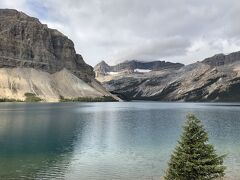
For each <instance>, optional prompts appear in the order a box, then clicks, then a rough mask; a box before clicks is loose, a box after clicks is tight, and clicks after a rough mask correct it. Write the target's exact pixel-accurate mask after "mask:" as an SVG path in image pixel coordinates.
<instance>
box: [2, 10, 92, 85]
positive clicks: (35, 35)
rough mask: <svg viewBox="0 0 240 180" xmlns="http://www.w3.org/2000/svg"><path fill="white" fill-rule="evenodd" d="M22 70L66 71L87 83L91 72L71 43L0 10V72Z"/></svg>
mask: <svg viewBox="0 0 240 180" xmlns="http://www.w3.org/2000/svg"><path fill="white" fill-rule="evenodd" d="M1 67H25V68H28V67H29V68H34V69H38V70H42V71H46V72H49V73H55V72H57V71H60V70H62V69H63V68H66V69H68V70H70V71H71V72H72V73H74V74H75V75H77V76H78V77H79V78H81V79H84V80H85V81H90V79H91V78H93V77H94V72H93V68H92V67H91V66H89V65H87V64H86V63H85V62H84V60H83V58H82V56H81V55H79V54H77V53H76V51H75V49H74V44H73V42H72V41H71V40H70V39H68V37H66V36H64V35H63V34H62V33H60V32H59V31H57V30H55V29H50V28H48V27H47V25H45V24H41V23H40V21H39V20H38V19H36V18H33V17H30V16H27V15H26V14H24V13H22V12H18V11H16V10H11V9H0V68H1Z"/></svg>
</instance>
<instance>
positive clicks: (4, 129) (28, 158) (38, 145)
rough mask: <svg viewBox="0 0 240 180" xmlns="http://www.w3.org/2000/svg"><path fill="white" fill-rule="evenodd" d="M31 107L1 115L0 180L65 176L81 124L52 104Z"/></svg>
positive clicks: (9, 110)
mask: <svg viewBox="0 0 240 180" xmlns="http://www.w3.org/2000/svg"><path fill="white" fill-rule="evenodd" d="M34 106H35V105H34V104H32V105H31V104H26V105H22V104H21V105H20V104H19V105H16V107H15V108H14V109H7V107H6V109H5V111H3V112H1V121H0V127H1V128H0V143H1V148H0V154H1V156H0V178H1V179H2V178H3V179H4V178H5V179H8V178H9V176H11V178H16V179H21V178H23V179H24V177H28V178H34V177H36V178H37V176H40V177H41V178H43V177H45V176H49V175H54V178H56V177H58V176H63V175H64V174H63V173H64V171H65V170H64V169H66V168H67V166H68V164H69V162H70V159H71V156H72V151H73V148H74V144H75V141H76V138H77V137H76V136H77V130H78V131H82V128H83V127H84V124H81V123H78V121H76V120H75V119H74V115H73V114H70V113H66V111H62V109H54V108H53V107H56V106H53V107H52V106H51V104H46V105H45V106H42V109H41V108H40V109H35V107H34ZM33 118H34V119H33Z"/></svg>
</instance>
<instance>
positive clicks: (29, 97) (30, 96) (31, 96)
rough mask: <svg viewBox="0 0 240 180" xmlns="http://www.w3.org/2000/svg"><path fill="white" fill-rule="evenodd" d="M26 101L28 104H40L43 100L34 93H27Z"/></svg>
mask: <svg viewBox="0 0 240 180" xmlns="http://www.w3.org/2000/svg"><path fill="white" fill-rule="evenodd" d="M24 95H25V97H26V98H25V101H26V102H39V101H42V99H41V98H39V97H37V96H36V94H33V93H25V94H24Z"/></svg>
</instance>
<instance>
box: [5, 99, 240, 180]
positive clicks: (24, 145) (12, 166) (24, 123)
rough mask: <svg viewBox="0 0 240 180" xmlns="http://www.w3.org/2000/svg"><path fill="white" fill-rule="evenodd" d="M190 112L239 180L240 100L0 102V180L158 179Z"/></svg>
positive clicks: (231, 175) (232, 176) (229, 175)
mask: <svg viewBox="0 0 240 180" xmlns="http://www.w3.org/2000/svg"><path fill="white" fill-rule="evenodd" d="M188 112H192V113H195V114H196V115H197V116H198V117H199V118H200V119H201V120H202V122H203V124H204V126H205V128H206V130H207V131H208V133H209V138H210V142H211V143H213V144H214V145H215V147H216V150H217V152H218V153H219V154H227V158H226V159H225V165H227V167H228V168H227V171H226V179H234V180H237V179H240V104H231V103H227V104H226V103H225V104H222V103H218V104H213V103H207V104H206V103H158V102H120V103H52V104H51V103H46V104H45V103H36V104H34V103H33V104H24V103H2V104H0V179H67V180H68V179H69V180H75V179H76V180H95V179H97V180H106V179H110V180H114V179H119V180H122V179H124V180H125V179H127V180H135V179H136V180H141V179H149V180H150V179H160V178H161V177H162V176H163V175H164V171H165V170H166V167H167V162H168V160H169V157H170V154H171V152H172V151H173V150H174V147H175V146H176V143H177V140H178V139H179V136H180V134H181V131H182V125H183V123H184V121H185V117H186V114H187V113H188Z"/></svg>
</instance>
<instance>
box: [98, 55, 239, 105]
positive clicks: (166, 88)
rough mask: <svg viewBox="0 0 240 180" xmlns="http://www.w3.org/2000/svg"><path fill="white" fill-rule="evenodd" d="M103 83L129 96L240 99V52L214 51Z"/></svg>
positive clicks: (193, 99) (135, 97) (132, 98)
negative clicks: (175, 66)
mask: <svg viewBox="0 0 240 180" xmlns="http://www.w3.org/2000/svg"><path fill="white" fill-rule="evenodd" d="M100 80H101V79H100ZM102 83H103V85H104V87H106V88H107V89H108V90H109V91H111V92H112V93H115V94H117V95H119V96H120V97H122V98H125V99H127V100H156V101H223V102H226V101H240V94H239V89H240V52H234V53H231V54H229V55H223V54H221V55H215V56H213V57H210V58H206V59H204V60H203V61H201V62H196V63H193V64H190V65H187V66H183V67H181V68H180V69H170V70H169V69H168V70H166V69H165V70H158V71H154V72H153V71H152V72H147V73H141V74H137V73H130V74H127V75H124V76H122V75H115V76H114V77H113V78H111V79H109V80H108V79H104V81H102Z"/></svg>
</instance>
